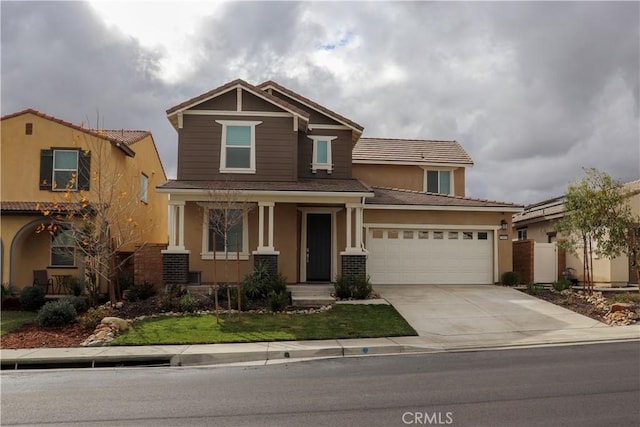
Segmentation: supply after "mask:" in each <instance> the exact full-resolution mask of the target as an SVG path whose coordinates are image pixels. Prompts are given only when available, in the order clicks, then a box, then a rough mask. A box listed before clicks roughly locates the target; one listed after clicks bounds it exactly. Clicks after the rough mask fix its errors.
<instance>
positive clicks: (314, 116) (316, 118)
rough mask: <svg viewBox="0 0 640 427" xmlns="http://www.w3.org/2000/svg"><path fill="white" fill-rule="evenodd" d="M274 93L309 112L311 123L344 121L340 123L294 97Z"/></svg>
mask: <svg viewBox="0 0 640 427" xmlns="http://www.w3.org/2000/svg"><path fill="white" fill-rule="evenodd" d="M274 95H275V96H277V97H278V98H280V99H283V100H285V101H286V102H288V103H289V104H291V105H294V106H296V107H298V108H300V109H301V110H302V111H306V112H308V113H309V123H315V124H323V125H341V124H342V123H339V122H337V121H335V120H333V119H332V118H330V117H328V116H326V115H324V114H322V113H320V112H318V111H316V110H314V109H312V108H310V107H307V106H306V105H304V104H301V103H300V102H298V101H296V100H295V99H293V98H289V97H288V96H286V95H284V94H282V93H280V92H277V91H274Z"/></svg>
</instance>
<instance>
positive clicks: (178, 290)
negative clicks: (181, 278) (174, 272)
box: [165, 284, 187, 298]
mask: <svg viewBox="0 0 640 427" xmlns="http://www.w3.org/2000/svg"><path fill="white" fill-rule="evenodd" d="M165 292H166V293H168V294H169V295H171V296H172V297H177V298H181V297H182V296H183V295H186V294H187V289H186V288H185V287H184V286H183V285H178V284H173V285H169V286H168V287H167V289H165Z"/></svg>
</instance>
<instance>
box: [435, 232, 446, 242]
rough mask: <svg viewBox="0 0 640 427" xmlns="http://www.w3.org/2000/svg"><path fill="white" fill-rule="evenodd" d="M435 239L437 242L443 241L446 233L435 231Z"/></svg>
mask: <svg viewBox="0 0 640 427" xmlns="http://www.w3.org/2000/svg"><path fill="white" fill-rule="evenodd" d="M433 238H434V239H436V240H442V239H443V238H444V233H443V232H442V231H434V232H433Z"/></svg>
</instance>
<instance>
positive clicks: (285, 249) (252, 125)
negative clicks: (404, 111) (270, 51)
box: [158, 80, 521, 284]
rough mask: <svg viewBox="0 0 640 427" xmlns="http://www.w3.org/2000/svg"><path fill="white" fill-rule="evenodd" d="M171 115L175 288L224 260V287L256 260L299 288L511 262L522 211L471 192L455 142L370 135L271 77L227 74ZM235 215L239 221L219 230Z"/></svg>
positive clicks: (202, 277) (169, 186)
mask: <svg viewBox="0 0 640 427" xmlns="http://www.w3.org/2000/svg"><path fill="white" fill-rule="evenodd" d="M167 117H168V119H169V121H170V122H171V124H172V125H173V127H174V128H175V129H176V131H177V133H178V172H177V179H175V180H169V181H167V182H166V183H164V184H162V185H160V186H159V187H158V192H160V193H163V194H167V195H168V197H169V209H170V212H169V227H168V228H169V247H168V249H167V250H166V251H164V253H163V257H164V281H165V283H189V282H191V283H193V282H194V281H196V282H199V283H211V282H212V281H213V279H214V261H213V260H214V258H215V260H216V261H215V271H216V279H217V280H218V281H235V280H236V277H237V276H238V275H244V274H246V273H248V272H249V271H251V269H252V268H253V266H254V264H255V263H257V262H265V263H267V265H268V266H269V268H270V269H272V270H273V271H275V270H278V271H280V272H281V273H282V274H283V275H284V276H285V277H286V278H287V281H288V282H289V283H306V282H331V281H334V280H335V279H336V277H338V276H340V275H359V276H365V275H369V276H370V277H371V281H372V283H374V284H379V283H388V284H395V283H417V284H454V283H455V284H458V283H459V284H462V283H475V284H477V283H486V284H491V283H495V282H498V281H499V277H500V274H501V273H502V272H505V271H509V270H511V256H512V255H511V250H512V249H511V217H512V215H513V213H515V212H518V211H520V210H521V207H520V206H517V205H514V204H512V203H503V202H494V201H487V200H479V199H473V198H469V197H466V195H465V171H466V170H467V168H469V167H471V166H472V165H473V162H472V160H471V158H470V157H469V155H468V154H467V153H466V152H465V150H464V149H463V148H462V146H461V145H460V144H459V143H457V142H455V141H414V140H400V139H374V138H363V137H362V134H363V131H364V128H363V127H362V126H361V125H359V124H357V123H355V122H354V121H352V120H350V119H348V118H346V117H344V116H342V115H340V114H338V113H336V112H334V111H331V110H329V109H328V108H326V107H324V106H322V105H320V104H318V103H316V102H314V101H312V100H310V99H308V98H305V97H304V96H302V95H300V94H298V93H295V92H293V91H292V90H290V89H287V88H285V87H283V86H281V85H279V84H278V83H275V82H273V81H267V82H264V83H262V84H260V85H257V86H255V85H252V84H249V83H247V82H245V81H243V80H235V81H232V82H229V83H227V84H225V85H223V86H221V87H218V88H216V89H213V90H211V91H209V92H207V93H204V94H202V95H200V96H197V97H195V98H193V99H190V100H188V101H185V102H183V103H181V104H179V105H176V106H174V107H172V108H170V109H169V110H167ZM226 211H228V212H231V213H232V216H233V217H234V218H235V219H236V220H235V221H233V225H232V226H231V227H228V228H225V229H224V230H223V231H222V232H221V231H220V229H219V228H218V227H216V225H215V223H217V222H219V218H220V217H221V215H220V214H221V213H223V212H226ZM222 216H223V217H224V215H222ZM216 218H218V219H216ZM237 259H239V263H238V262H235V260H237ZM225 260H232V261H234V262H233V263H232V265H233V268H229V266H228V263H226V264H225V262H224V261H225ZM225 265H226V267H225ZM236 266H238V268H236ZM190 272H191V274H189V273H190Z"/></svg>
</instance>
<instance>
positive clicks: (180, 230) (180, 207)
mask: <svg viewBox="0 0 640 427" xmlns="http://www.w3.org/2000/svg"><path fill="white" fill-rule="evenodd" d="M178 246H179V248H180V249H183V250H184V202H182V203H181V204H179V205H178Z"/></svg>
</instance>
